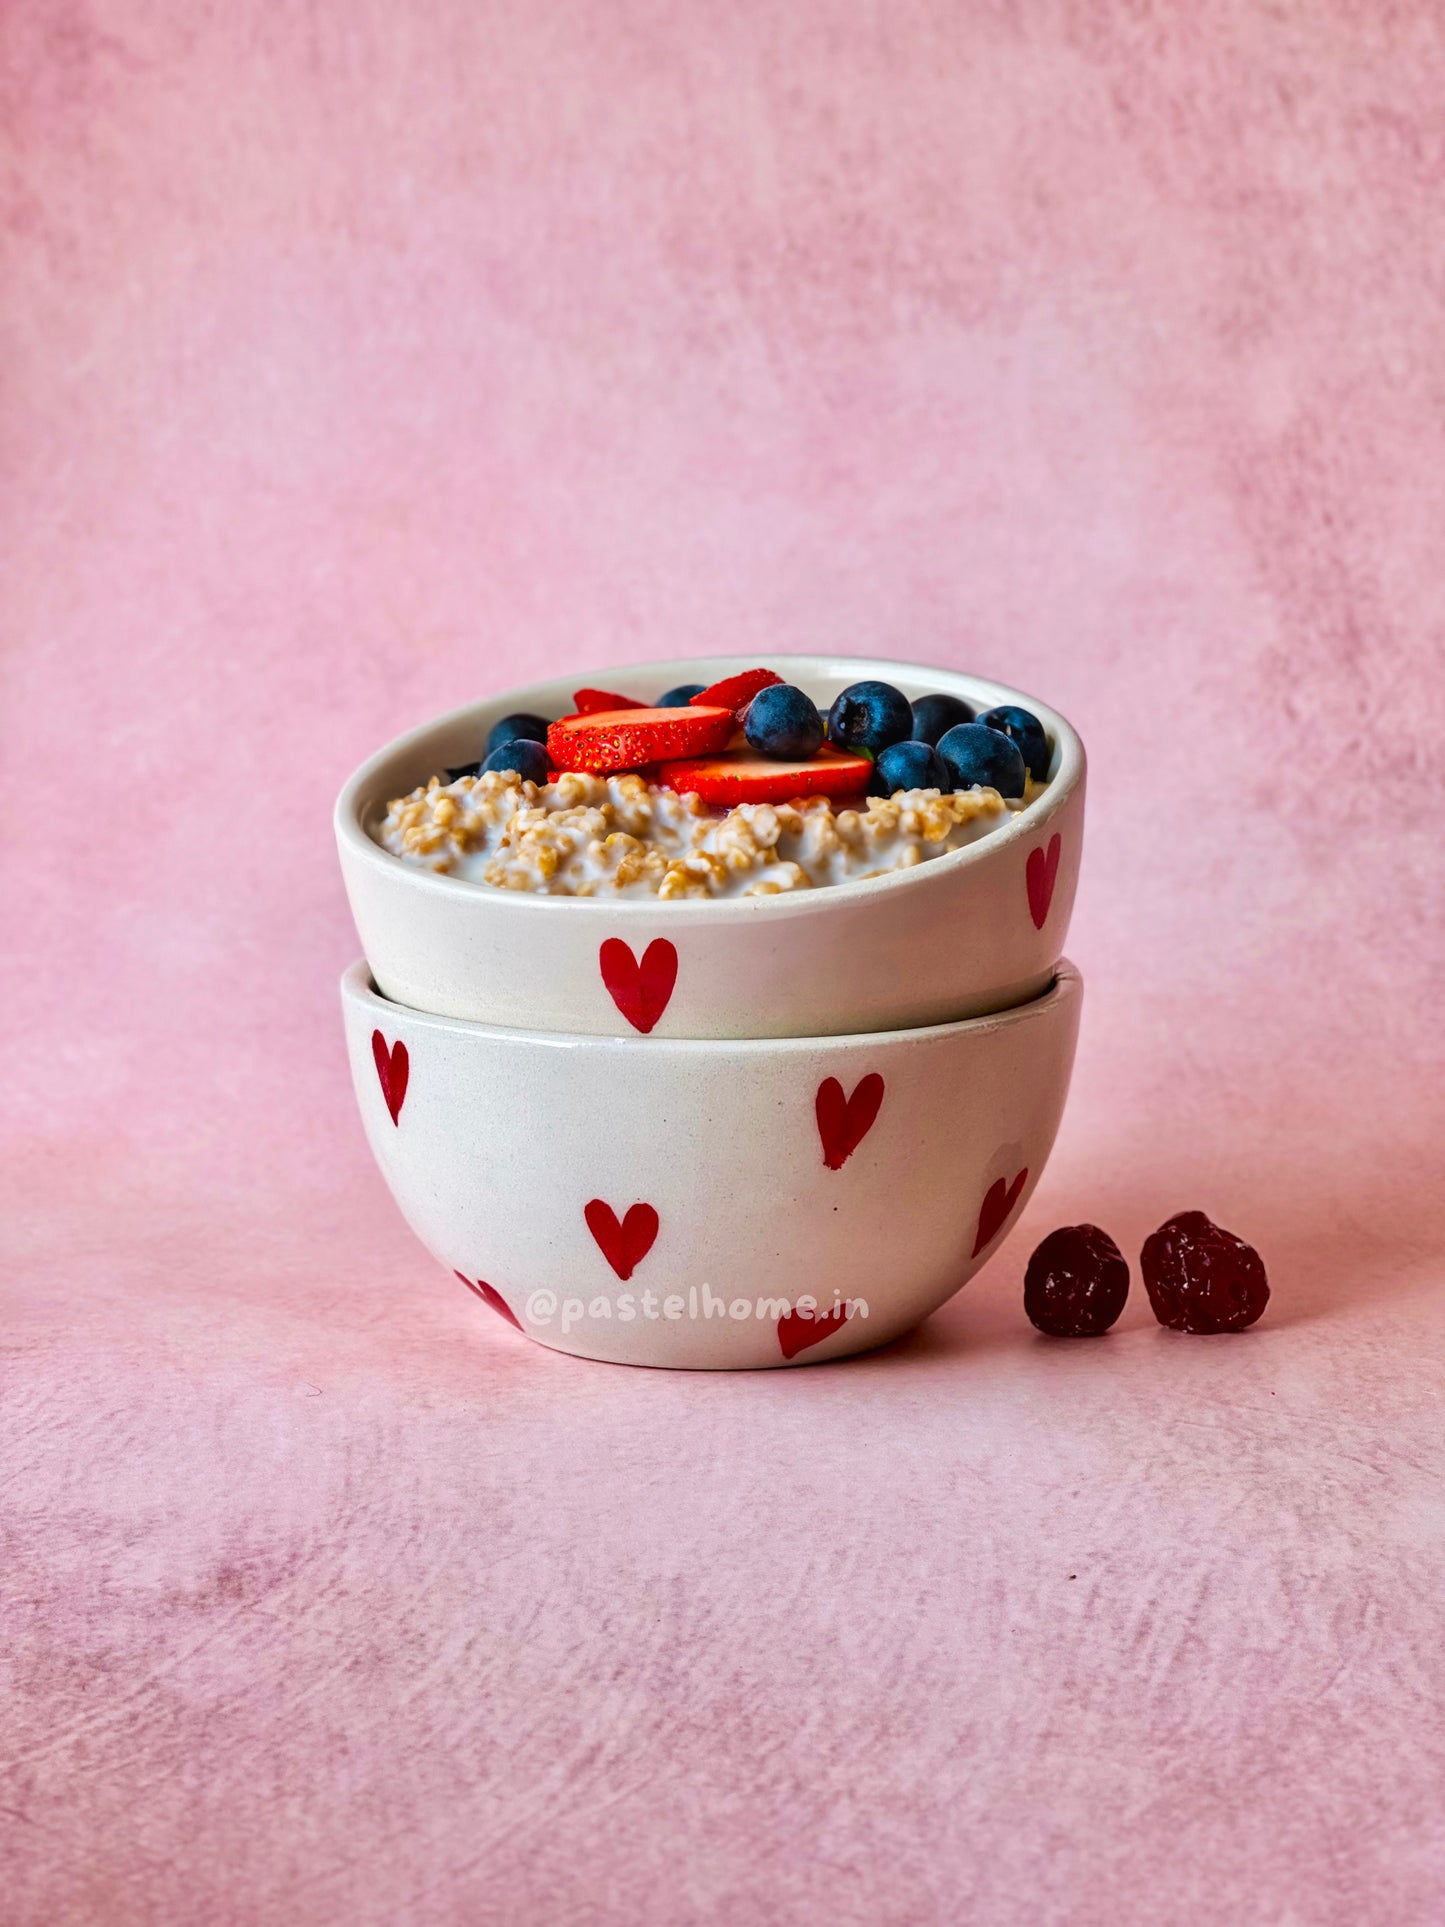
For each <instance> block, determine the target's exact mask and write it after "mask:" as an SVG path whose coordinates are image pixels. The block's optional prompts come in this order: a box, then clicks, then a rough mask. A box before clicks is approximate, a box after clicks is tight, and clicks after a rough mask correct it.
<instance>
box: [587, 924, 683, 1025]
mask: <svg viewBox="0 0 1445 1927" xmlns="http://www.w3.org/2000/svg"><path fill="white" fill-rule="evenodd" d="M597 962H598V964H599V966H600V968H601V971H602V981H603V983H604V984H605V985H606V986H607V993H608V995H609V996H610V997H611V999H612V1001H613V1003H614V1004H616V1006H617V1008H618V1009H619V1010H620V1011H621V1012H622V1015H623V1016H624V1017H625V1018H626V1019H627V1021H628V1023H629V1024H631V1026H632V1028H633V1029H634V1030H640V1031H641V1032H642V1033H643V1035H644V1036H646V1034H647V1033H648V1031H650V1030H651V1029H652V1027H653V1025H654V1024H655V1023H656V1022H657V1020H658V1018H659V1017H661V1015H662V1013H663V1012H664V1011H665V1010H666V1009H667V1006H668V1004H669V1002H670V1001H671V998H672V989H673V985H674V984H675V983H676V982H677V946H676V944H674V943H672V942H670V941H669V940H668V938H666V937H654V938H653V940H652V942H651V943H650V944H649V945H648V946H647V948H646V950H644V951H643V953H642V962H641V963H639V962H638V961H637V959H636V957H634V956H633V954H632V946H631V945H630V944H626V943H624V942H623V941H622V939H621V937H609V938H608V939H607V941H606V942H605V943H604V944H603V946H602V948H601V950H600V951H599V952H598V953H597Z"/></svg>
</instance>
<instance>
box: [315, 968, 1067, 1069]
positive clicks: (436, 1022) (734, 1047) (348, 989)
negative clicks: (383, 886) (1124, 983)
mask: <svg viewBox="0 0 1445 1927" xmlns="http://www.w3.org/2000/svg"><path fill="white" fill-rule="evenodd" d="M1083 982H1084V980H1083V978H1082V977H1081V975H1080V974H1079V971H1078V969H1077V968H1076V966H1075V965H1074V964H1072V963H1070V962H1069V960H1068V958H1067V957H1060V958H1059V960H1058V962H1057V963H1056V964H1055V965H1054V977H1053V982H1052V983H1051V984H1050V985H1049V987H1048V989H1047V990H1045V991H1042V992H1041V993H1040V994H1039V995H1038V996H1037V997H1030V998H1029V999H1028V1000H1027V1002H1025V1003H1022V1004H1014V1005H1012V1006H1011V1007H1010V1008H1009V1009H1007V1010H996V1011H991V1012H989V1014H988V1015H987V1016H984V1017H960V1018H956V1019H955V1020H954V1021H953V1022H952V1023H947V1024H920V1025H914V1026H909V1025H904V1026H900V1027H899V1028H897V1029H894V1030H868V1031H844V1032H841V1033H839V1034H837V1035H832V1034H830V1035H827V1036H823V1037H813V1036H809V1037H642V1036H638V1037H614V1036H611V1035H609V1034H606V1033H602V1032H591V1031H549V1030H521V1029H518V1028H517V1027H516V1026H514V1025H505V1024H478V1023H473V1022H472V1021H471V1020H470V1019H468V1018H465V1017H442V1016H439V1015H438V1014H437V1013H436V1012H435V1011H430V1010H417V1009H415V1008H414V1007H413V1006H412V1005H411V1004H398V1003H394V1002H393V1001H392V999H391V998H390V997H383V996H382V994H381V992H380V991H379V990H378V989H377V987H376V983H375V980H374V979H373V977H372V974H371V966H370V964H369V963H368V962H367V961H366V959H365V957H358V958H357V960H356V962H355V963H353V964H350V965H349V966H348V967H347V969H346V970H344V971H343V972H342V976H341V997H342V1002H343V1004H348V1003H350V1004H355V1005H358V1006H359V1007H361V1008H362V1009H365V1010H371V1011H378V1012H388V1013H390V1014H391V1016H392V1019H393V1024H392V1028H393V1029H394V1028H395V1019H396V1018H397V1017H400V1018H402V1019H403V1020H404V1021H405V1023H407V1024H408V1025H412V1026H415V1027H419V1028H420V1029H423V1030H432V1031H460V1032H462V1033H463V1035H465V1036H467V1037H474V1038H477V1039H478V1040H480V1041H483V1042H489V1043H514V1044H520V1043H525V1044H538V1045H542V1046H544V1047H551V1048H553V1049H556V1050H605V1051H629V1052H634V1053H636V1055H638V1056H639V1057H646V1056H649V1055H651V1056H656V1055H657V1054H658V1053H659V1052H661V1053H669V1052H677V1053H680V1054H681V1055H683V1056H706V1055H709V1054H712V1055H722V1054H724V1053H726V1054H733V1053H736V1052H742V1053H743V1054H744V1055H760V1054H762V1053H772V1054H775V1055H780V1056H787V1055H790V1054H796V1053H798V1052H801V1051H807V1052H808V1053H809V1054H810V1055H813V1056H819V1055H825V1054H827V1053H828V1052H830V1051H843V1050H856V1049H858V1048H859V1047H860V1046H861V1047H871V1048H872V1049H874V1050H880V1049H883V1048H886V1047H896V1046H900V1045H904V1044H908V1043H910V1042H916V1043H927V1042H930V1041H935V1040H941V1039H943V1038H945V1037H951V1036H955V1035H960V1034H962V1033H963V1032H965V1031H966V1032H970V1033H972V1034H975V1035H979V1036H981V1035H983V1034H984V1033H985V1032H990V1031H995V1030H1005V1029H1008V1028H1009V1027H1011V1026H1013V1025H1017V1024H1027V1023H1032V1022H1037V1021H1040V1020H1042V1019H1044V1018H1047V1017H1050V1016H1052V1015H1054V1014H1055V1013H1056V1012H1057V1011H1058V1010H1059V1008H1060V1007H1061V1006H1062V1005H1065V1004H1070V1003H1077V1002H1078V1000H1079V998H1080V997H1081V996H1082V994H1083ZM380 1028H381V1025H380V1024H378V1025H377V1029H378V1030H379V1029H380Z"/></svg>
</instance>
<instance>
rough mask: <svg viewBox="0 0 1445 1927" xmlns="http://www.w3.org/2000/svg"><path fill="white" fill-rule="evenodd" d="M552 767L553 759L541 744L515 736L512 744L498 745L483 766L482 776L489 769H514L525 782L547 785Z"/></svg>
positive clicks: (525, 737) (527, 737)
mask: <svg viewBox="0 0 1445 1927" xmlns="http://www.w3.org/2000/svg"><path fill="white" fill-rule="evenodd" d="M551 767H552V759H551V757H550V756H548V754H547V751H546V749H545V748H544V747H543V745H542V744H541V743H534V742H533V741H532V739H531V737H530V736H514V737H513V738H512V740H511V742H510V743H499V744H498V745H497V747H496V748H495V749H494V750H493V751H492V753H491V755H490V756H489V757H488V758H487V760H486V761H485V762H484V763H483V764H482V774H483V775H484V776H485V775H486V773H487V771H488V770H489V769H514V770H515V771H516V772H517V774H518V775H519V776H520V777H521V778H522V780H523V781H524V782H527V783H545V782H546V780H547V772H548V770H549V769H551Z"/></svg>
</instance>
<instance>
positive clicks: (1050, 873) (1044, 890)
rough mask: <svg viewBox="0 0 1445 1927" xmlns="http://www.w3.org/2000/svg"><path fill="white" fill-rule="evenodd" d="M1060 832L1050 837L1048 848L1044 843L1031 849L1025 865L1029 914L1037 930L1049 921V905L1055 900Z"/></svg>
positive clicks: (1060, 845)
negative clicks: (1045, 847)
mask: <svg viewBox="0 0 1445 1927" xmlns="http://www.w3.org/2000/svg"><path fill="white" fill-rule="evenodd" d="M1062 847H1063V846H1062V844H1061V843H1060V841H1059V833H1058V831H1057V830H1055V832H1054V834H1053V835H1052V836H1051V837H1050V838H1049V847H1048V849H1047V850H1045V849H1044V848H1043V846H1042V845H1040V846H1039V848H1037V849H1034V850H1030V851H1029V860H1028V862H1027V863H1026V864H1025V866H1024V880H1025V882H1026V883H1027V884H1028V891H1029V915H1030V916H1031V917H1032V918H1033V920H1034V928H1035V930H1042V929H1043V927H1044V925H1045V923H1046V922H1047V921H1048V915H1049V905H1050V904H1051V903H1052V902H1053V900H1054V883H1055V881H1056V879H1057V877H1058V874H1059V851H1060V849H1061V848H1062Z"/></svg>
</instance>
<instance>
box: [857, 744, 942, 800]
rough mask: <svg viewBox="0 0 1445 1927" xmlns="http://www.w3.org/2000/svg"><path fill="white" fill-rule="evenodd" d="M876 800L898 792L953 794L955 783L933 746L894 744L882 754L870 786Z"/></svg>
mask: <svg viewBox="0 0 1445 1927" xmlns="http://www.w3.org/2000/svg"><path fill="white" fill-rule="evenodd" d="M870 788H871V789H872V791H873V794H874V795H875V796H892V794H893V792H894V791H895V790H951V789H952V788H953V780H952V778H951V777H950V776H949V773H948V771H947V770H946V769H945V768H944V766H943V763H942V762H941V761H940V760H939V755H938V751H937V750H936V749H935V748H934V747H933V745H932V744H931V743H917V742H909V743H890V744H889V745H888V747H887V749H885V750H882V751H881V752H880V753H879V757H878V764H877V767H876V768H875V769H874V771H873V782H872V784H871V785H870Z"/></svg>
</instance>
